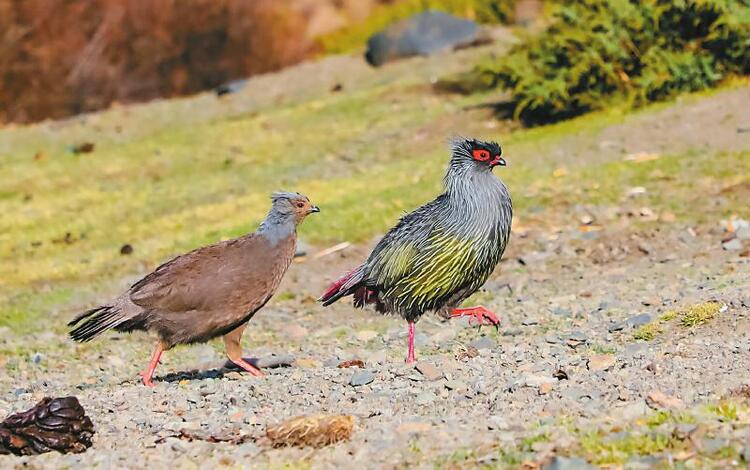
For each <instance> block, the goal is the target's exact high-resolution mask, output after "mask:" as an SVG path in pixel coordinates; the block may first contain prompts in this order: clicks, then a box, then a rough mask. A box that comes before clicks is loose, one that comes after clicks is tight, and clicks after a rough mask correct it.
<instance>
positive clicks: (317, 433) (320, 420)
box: [266, 415, 354, 447]
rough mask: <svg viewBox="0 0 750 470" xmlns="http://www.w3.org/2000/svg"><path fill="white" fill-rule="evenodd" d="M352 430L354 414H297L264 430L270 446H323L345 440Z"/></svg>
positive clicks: (349, 436)
mask: <svg viewBox="0 0 750 470" xmlns="http://www.w3.org/2000/svg"><path fill="white" fill-rule="evenodd" d="M353 431H354V416H349V415H314V416H299V417H297V418H292V419H289V420H286V421H283V422H281V423H279V424H276V425H274V426H269V427H268V429H267V430H266V437H267V438H268V439H269V441H270V444H271V446H272V447H325V446H327V445H331V444H335V443H337V442H340V441H347V440H349V439H350V438H351V437H352V433H353Z"/></svg>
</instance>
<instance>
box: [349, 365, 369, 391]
mask: <svg viewBox="0 0 750 470" xmlns="http://www.w3.org/2000/svg"><path fill="white" fill-rule="evenodd" d="M373 380H375V374H373V373H372V372H371V371H369V370H367V369H365V370H360V371H357V372H355V373H354V374H353V375H352V378H351V379H349V385H351V386H353V387H359V386H361V385H367V384H369V383H371V382H372V381H373Z"/></svg>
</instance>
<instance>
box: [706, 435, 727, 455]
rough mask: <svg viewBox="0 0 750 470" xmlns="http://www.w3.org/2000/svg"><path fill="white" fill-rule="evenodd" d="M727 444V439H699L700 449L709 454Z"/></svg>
mask: <svg viewBox="0 0 750 470" xmlns="http://www.w3.org/2000/svg"><path fill="white" fill-rule="evenodd" d="M727 446H729V441H728V440H726V439H720V438H712V437H706V438H704V439H703V440H701V450H703V452H705V453H707V454H709V455H710V454H715V453H717V452H719V451H720V450H722V449H724V448H725V447H727Z"/></svg>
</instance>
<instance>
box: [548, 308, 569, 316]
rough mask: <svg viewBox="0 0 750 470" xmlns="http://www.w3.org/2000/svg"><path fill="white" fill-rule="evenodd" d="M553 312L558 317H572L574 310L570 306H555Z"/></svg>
mask: <svg viewBox="0 0 750 470" xmlns="http://www.w3.org/2000/svg"><path fill="white" fill-rule="evenodd" d="M552 314H554V315H557V316H558V317H565V318H568V317H570V316H571V315H572V314H573V312H571V310H570V309H569V308H563V307H555V308H553V309H552Z"/></svg>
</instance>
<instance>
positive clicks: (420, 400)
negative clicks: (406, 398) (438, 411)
mask: <svg viewBox="0 0 750 470" xmlns="http://www.w3.org/2000/svg"><path fill="white" fill-rule="evenodd" d="M436 399H437V396H435V394H434V393H432V392H429V391H425V392H422V393H420V394H419V395H417V398H415V399H414V403H416V404H417V405H421V406H424V405H429V404H430V403H432V402H433V401H435V400H436Z"/></svg>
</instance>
